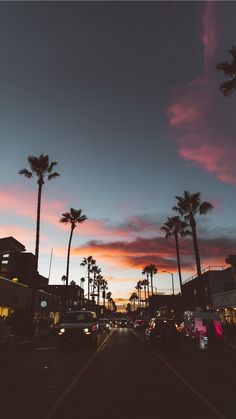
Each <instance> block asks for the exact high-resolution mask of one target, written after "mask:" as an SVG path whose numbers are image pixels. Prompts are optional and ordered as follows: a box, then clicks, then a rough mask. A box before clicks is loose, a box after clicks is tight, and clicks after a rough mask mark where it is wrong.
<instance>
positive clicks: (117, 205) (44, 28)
mask: <svg viewBox="0 0 236 419" xmlns="http://www.w3.org/2000/svg"><path fill="white" fill-rule="evenodd" d="M235 16H236V2H212V1H211V2H200V1H197V2H186V1H183V2H178V1H177V2H176V1H174V2H171V1H167V2H166V1H163V2H161V1H160V2H159V1H158V2H153V1H152V2H139V1H137V2H136V1H131V2H124V1H121V2H109V1H104V2H99V1H96V2H90V1H87V2H63V1H58V2H57V1H53V2H47V1H46V2H34V1H33V2H1V3H0V52H1V65H0V84H1V86H0V92H1V94H0V138H1V166H0V172H1V175H0V215H1V217H0V231H1V237H6V236H13V237H15V238H16V239H17V240H19V241H20V242H21V243H23V244H24V245H25V247H26V250H27V251H28V252H34V249H35V221H36V199H37V183H36V181H35V180H32V179H31V180H28V179H26V178H25V177H23V176H20V175H19V174H18V171H19V170H20V169H22V168H29V167H28V165H27V157H28V156H29V155H34V156H39V155H40V154H41V153H43V154H48V155H49V157H50V160H52V161H57V162H58V165H57V168H56V169H57V171H58V172H59V173H60V174H61V176H60V177H58V178H56V179H55V180H52V181H50V182H46V183H45V185H44V189H43V196H42V218H41V236H40V257H39V272H40V274H42V275H45V276H48V273H49V264H50V254H51V249H52V248H53V257H52V266H51V275H50V284H56V283H59V284H60V283H62V281H61V277H62V275H64V274H65V271H66V252H67V245H68V238H69V226H64V225H62V224H59V219H60V217H61V214H62V213H63V212H65V211H68V210H69V209H70V207H73V208H77V209H79V208H81V209H82V210H83V213H84V214H86V215H87V217H88V221H86V222H85V223H83V224H82V225H81V226H79V227H78V228H77V229H76V230H75V232H74V236H73V241H72V256H71V264H70V278H69V281H71V280H74V281H75V282H76V283H77V284H79V283H80V278H81V277H82V276H84V275H85V271H84V269H83V268H82V267H80V263H81V261H82V259H83V257H87V256H89V255H92V256H93V257H94V258H95V259H96V261H97V264H98V266H99V267H101V268H102V274H103V276H104V277H105V278H106V279H107V280H108V282H109V290H110V291H111V292H112V297H113V298H114V299H115V300H116V302H117V303H118V304H121V305H122V304H126V302H127V299H128V298H129V296H130V295H131V293H132V292H133V291H134V287H135V285H136V283H137V281H138V280H140V279H144V277H143V275H142V268H143V266H145V265H147V264H149V263H153V264H156V265H157V267H158V273H157V275H155V279H154V286H155V287H156V289H157V290H158V291H159V292H164V293H169V292H171V277H170V275H169V274H164V273H162V270H168V271H170V272H173V273H174V278H175V289H176V292H178V291H179V281H178V275H177V266H176V255H175V245H174V242H173V240H165V238H164V236H163V232H161V231H160V227H161V226H162V225H163V223H164V222H165V221H166V218H167V217H168V216H172V215H174V214H173V211H172V207H173V206H174V205H175V204H176V200H175V196H176V195H182V194H183V191H184V190H188V191H190V192H191V193H195V192H201V193H202V198H203V200H207V201H210V202H211V203H212V204H213V205H214V210H213V211H212V212H211V213H209V214H207V215H205V216H202V217H199V218H198V219H197V232H198V238H199V249H200V254H201V262H202V268H206V267H208V266H209V265H217V266H219V265H220V266H223V265H226V263H225V258H226V257H227V256H228V255H229V254H234V253H235V252H236V218H235V213H236V190H235V189H236V163H235V161H236V142H235V138H236V118H235V109H236V93H235V94H233V95H231V96H230V97H227V98H226V97H224V96H223V95H222V93H221V92H220V91H219V85H220V83H221V82H223V81H225V78H224V75H223V73H222V72H220V71H219V70H216V64H218V63H219V62H221V61H224V60H228V59H230V55H229V52H228V50H229V48H231V46H232V45H236V29H235ZM180 247H181V262H182V269H183V278H184V279H187V278H188V277H189V276H191V275H193V274H195V272H196V269H195V261H194V257H193V250H192V241H191V238H190V239H185V240H181V243H180Z"/></svg>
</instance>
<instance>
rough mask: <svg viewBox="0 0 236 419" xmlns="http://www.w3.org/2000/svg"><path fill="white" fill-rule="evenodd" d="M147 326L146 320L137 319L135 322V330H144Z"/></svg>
mask: <svg viewBox="0 0 236 419" xmlns="http://www.w3.org/2000/svg"><path fill="white" fill-rule="evenodd" d="M146 326H147V323H146V321H145V319H136V320H135V322H134V326H133V327H134V329H144V328H145V327H146Z"/></svg>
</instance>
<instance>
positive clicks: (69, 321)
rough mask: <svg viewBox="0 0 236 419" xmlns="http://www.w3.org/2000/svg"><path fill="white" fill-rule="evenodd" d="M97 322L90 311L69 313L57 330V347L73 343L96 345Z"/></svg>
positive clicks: (94, 315)
mask: <svg viewBox="0 0 236 419" xmlns="http://www.w3.org/2000/svg"><path fill="white" fill-rule="evenodd" d="M97 334H98V322H97V317H96V314H95V313H94V312H92V311H69V312H67V313H66V314H65V316H64V318H63V320H62V321H61V322H60V325H59V327H58V328H57V339H58V345H59V346H63V345H65V344H71V343H73V342H77V343H82V342H89V343H90V344H92V345H94V344H96V343H97Z"/></svg>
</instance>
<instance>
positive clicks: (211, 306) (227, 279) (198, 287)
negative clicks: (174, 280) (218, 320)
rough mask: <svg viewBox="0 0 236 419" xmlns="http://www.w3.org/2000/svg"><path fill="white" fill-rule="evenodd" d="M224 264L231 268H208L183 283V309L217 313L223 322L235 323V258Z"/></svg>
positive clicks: (228, 259)
mask: <svg viewBox="0 0 236 419" xmlns="http://www.w3.org/2000/svg"><path fill="white" fill-rule="evenodd" d="M226 262H227V263H229V264H231V267H228V268H225V267H223V266H220V267H216V266H209V267H208V268H207V269H205V270H203V271H202V274H201V276H200V277H198V276H197V275H195V276H193V277H191V278H189V279H187V280H186V281H185V282H183V292H184V299H185V307H186V309H187V310H190V311H208V310H210V311H217V312H218V313H219V314H220V315H221V317H222V318H223V321H225V320H227V321H230V322H233V323H236V269H235V268H234V266H233V265H232V264H236V256H232V255H231V256H230V257H228V258H227V259H226Z"/></svg>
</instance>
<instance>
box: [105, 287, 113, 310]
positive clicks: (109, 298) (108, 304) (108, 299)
mask: <svg viewBox="0 0 236 419" xmlns="http://www.w3.org/2000/svg"><path fill="white" fill-rule="evenodd" d="M111 294H112V293H111V292H110V291H109V292H108V293H107V295H106V299H107V308H108V310H110V304H111Z"/></svg>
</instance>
